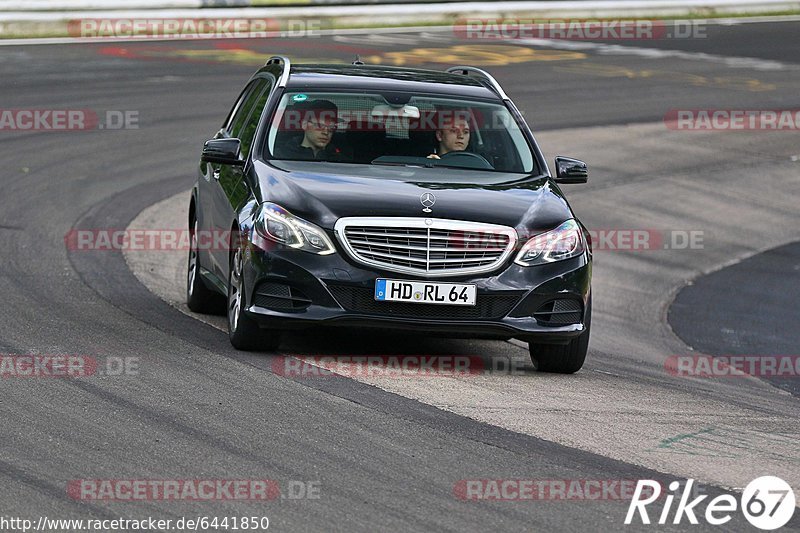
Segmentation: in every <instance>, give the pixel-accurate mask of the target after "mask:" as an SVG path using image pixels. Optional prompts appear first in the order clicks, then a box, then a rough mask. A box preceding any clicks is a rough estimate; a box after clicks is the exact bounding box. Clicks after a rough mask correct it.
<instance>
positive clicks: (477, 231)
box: [336, 217, 517, 277]
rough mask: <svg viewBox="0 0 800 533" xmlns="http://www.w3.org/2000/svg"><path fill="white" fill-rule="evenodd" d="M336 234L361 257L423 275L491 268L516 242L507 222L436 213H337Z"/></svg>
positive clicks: (365, 261) (384, 266)
mask: <svg viewBox="0 0 800 533" xmlns="http://www.w3.org/2000/svg"><path fill="white" fill-rule="evenodd" d="M336 235H337V237H338V238H339V241H340V242H341V243H342V245H343V246H344V248H345V250H347V253H348V254H349V255H350V257H352V258H353V259H355V260H356V261H358V262H359V263H363V264H365V265H368V266H371V267H376V268H380V269H384V270H389V271H392V272H402V273H405V274H417V275H423V276H426V277H436V276H454V275H462V274H475V273H480V272H490V271H492V270H495V269H496V268H497V267H499V266H500V265H502V264H503V263H504V262H505V261H506V259H507V258H508V256H509V255H511V252H512V251H513V250H514V246H515V245H516V242H517V233H516V231H514V229H513V228H509V227H507V226H498V225H495V224H483V223H479V222H462V221H459V220H443V219H437V218H428V219H426V218H389V217H387V218H377V217H349V218H341V219H339V221H338V222H337V223H336Z"/></svg>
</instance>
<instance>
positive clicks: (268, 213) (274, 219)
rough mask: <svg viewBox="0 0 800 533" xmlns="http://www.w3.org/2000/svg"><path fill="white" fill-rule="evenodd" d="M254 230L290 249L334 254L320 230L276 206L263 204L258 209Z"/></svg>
mask: <svg viewBox="0 0 800 533" xmlns="http://www.w3.org/2000/svg"><path fill="white" fill-rule="evenodd" d="M255 228H256V232H257V233H258V235H259V236H261V237H263V238H265V239H267V240H270V241H273V242H277V243H280V244H283V245H285V246H289V247H290V248H297V249H298V250H303V251H304V252H311V253H315V254H319V255H329V254H332V253H335V252H336V249H335V248H334V247H333V244H332V243H331V241H330V239H328V236H327V235H325V231H324V230H323V229H322V228H320V227H318V226H315V225H314V224H312V223H310V222H306V221H305V220H303V219H302V218H298V217H296V216H294V215H293V214H291V213H290V212H289V211H287V210H286V209H284V208H282V207H281V206H279V205H277V204H272V203H264V204H262V205H261V207H259V211H258V216H257V217H256V223H255Z"/></svg>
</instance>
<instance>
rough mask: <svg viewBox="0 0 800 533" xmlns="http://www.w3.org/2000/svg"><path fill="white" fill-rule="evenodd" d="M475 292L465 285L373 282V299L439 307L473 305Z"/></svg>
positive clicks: (403, 281) (474, 289)
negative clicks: (438, 305)
mask: <svg viewBox="0 0 800 533" xmlns="http://www.w3.org/2000/svg"><path fill="white" fill-rule="evenodd" d="M476 294H477V290H476V288H475V285H470V284H467V283H429V282H427V281H406V280H399V279H378V280H376V281H375V299H376V300H378V301H382V302H409V303H418V304H440V305H475V296H476Z"/></svg>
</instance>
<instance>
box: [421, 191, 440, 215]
mask: <svg viewBox="0 0 800 533" xmlns="http://www.w3.org/2000/svg"><path fill="white" fill-rule="evenodd" d="M419 202H420V203H421V204H422V207H423V208H424V209H423V210H422V211H423V212H424V213H430V212H431V207H433V204H435V203H436V197H435V196H434V195H433V194H431V193H429V192H426V193H425V194H423V195H422V196H420V197H419Z"/></svg>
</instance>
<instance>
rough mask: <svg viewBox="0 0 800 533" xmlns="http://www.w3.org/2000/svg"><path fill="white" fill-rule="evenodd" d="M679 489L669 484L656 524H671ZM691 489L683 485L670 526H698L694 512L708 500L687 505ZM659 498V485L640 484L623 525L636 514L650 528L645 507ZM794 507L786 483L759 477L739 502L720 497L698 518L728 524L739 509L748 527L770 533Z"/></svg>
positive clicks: (701, 499)
mask: <svg viewBox="0 0 800 533" xmlns="http://www.w3.org/2000/svg"><path fill="white" fill-rule="evenodd" d="M680 485H681V484H680V483H679V482H677V481H673V482H672V483H670V484H669V493H667V494H666V497H665V498H664V507H663V508H662V509H661V512H660V513H659V514H658V515H657V517H658V518H657V519H656V520H657V522H656V523H657V524H659V525H664V524H667V523H668V522H669V521H670V520H669V518H670V513H671V511H672V502H673V500H675V499H676V498H675V497H676V496H677V494H676V493H677V491H678V489H679V488H680ZM693 485H694V480H693V479H690V480H688V481H687V482H686V484H685V486H684V488H683V491H682V493H681V494H680V496H679V498H678V505H677V507H676V508H675V513H674V515H673V518H672V521H671V522H672V523H673V524H680V523H681V520H682V519H683V518H684V516H685V517H686V519H687V520H688V521H689V523H690V524H698V523H699V522H698V520H697V515H696V514H695V511H698V514H700V513H699V510H697V509H695V508H696V507H697V506H698V505H699V504H700V503H701V502H702V501H703V500H704V499H706V498H707V497H708V496H707V495H705V494H704V495H701V496H698V497H697V498H694V499H693V500H691V501H690V500H689V498H691V496H692V495H693V494H692V493H693V491H692V486H693ZM661 496H662V494H661V484H660V483H658V482H657V481H653V480H649V479H645V480H639V482H638V483H637V484H636V490H635V491H634V493H633V499H632V500H631V504H630V506H629V507H628V514H627V515H626V516H625V524H626V525H630V524H631V523H632V522H633V520H634V517H635V516H636V514H637V511H638V515H639V519H640V520H641V521H642V524H650V516H649V515H648V513H647V506H648V505H650V504H652V503H653V502H655V501H656V500H658V499H659V498H660V497H661ZM795 504H796V500H795V495H794V492H793V491H792V487H790V486H789V484H788V483H786V482H785V481H784V480H782V479H781V478H778V477H775V476H762V477H759V478H756V479H754V480H753V481H751V482H750V483H749V484H748V485H747V487H745V489H744V492H742V496H741V498H740V500H739V501H737V500H736V498H735V497H734V496H733V495H731V494H722V495H720V496H717V497H716V498H714V499H712V500H711V501H709V502H708V504H707V505H706V507H705V513H703V514H700V516H702V517H703V518H705V520H706V522H708V523H709V524H711V525H714V526H721V525H723V524H726V523H728V522H729V521H730V520H731V518H732V515H733V513H735V512H736V510H737V508H739V509H741V511H742V514H744V517H745V518H746V519H747V521H748V522H750V524H752V525H753V526H755V527H757V528H758V529H762V530H766V531H771V530H774V529H778V528H779V527H782V526H784V525H786V523H787V522H789V520H791V519H792V515H794V508H795ZM654 518H655V517H654Z"/></svg>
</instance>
